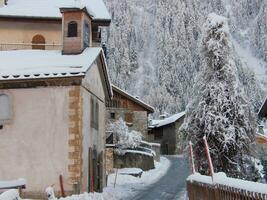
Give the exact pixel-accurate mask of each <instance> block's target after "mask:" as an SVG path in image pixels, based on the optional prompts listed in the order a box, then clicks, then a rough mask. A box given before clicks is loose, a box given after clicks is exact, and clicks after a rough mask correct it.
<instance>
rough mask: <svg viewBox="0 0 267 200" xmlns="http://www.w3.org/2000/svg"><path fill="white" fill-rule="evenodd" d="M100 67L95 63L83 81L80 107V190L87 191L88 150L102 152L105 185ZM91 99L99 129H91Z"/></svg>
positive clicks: (103, 97)
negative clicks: (81, 135) (81, 139)
mask: <svg viewBox="0 0 267 200" xmlns="http://www.w3.org/2000/svg"><path fill="white" fill-rule="evenodd" d="M99 69H100V66H98V64H97V62H95V63H94V64H93V65H92V66H91V68H90V69H89V71H88V73H87V75H86V77H85V78H84V79H83V83H82V85H83V89H82V102H83V103H82V106H83V109H82V110H83V114H82V115H83V119H82V121H83V127H82V132H83V153H82V160H83V166H82V174H83V176H82V183H83V184H82V190H83V191H87V189H88V149H89V147H91V148H92V149H96V150H97V153H98V155H99V154H100V153H101V152H103V160H102V162H103V171H102V177H103V179H102V183H103V185H106V183H105V182H106V181H105V180H106V179H105V174H106V172H105V159H104V158H105V156H104V155H105V109H106V108H105V103H104V102H105V93H104V87H103V83H102V79H101V76H100V71H99ZM91 98H93V99H94V100H95V101H97V102H98V104H99V129H98V130H96V129H94V128H92V127H91V123H90V122H91Z"/></svg>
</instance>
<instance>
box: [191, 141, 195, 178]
mask: <svg viewBox="0 0 267 200" xmlns="http://www.w3.org/2000/svg"><path fill="white" fill-rule="evenodd" d="M189 155H190V156H189V157H190V161H191V169H192V173H193V174H194V173H196V169H195V163H194V153H193V147H192V142H191V141H189Z"/></svg>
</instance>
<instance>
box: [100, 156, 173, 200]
mask: <svg viewBox="0 0 267 200" xmlns="http://www.w3.org/2000/svg"><path fill="white" fill-rule="evenodd" d="M169 167H170V161H169V160H168V159H167V158H165V157H161V161H160V162H155V169H152V170H149V171H146V172H143V174H142V177H141V178H136V177H133V176H130V175H118V177H117V184H116V187H115V188H114V181H115V174H111V175H109V177H108V186H107V188H105V189H104V193H106V194H110V196H112V197H113V198H114V199H116V200H124V199H127V198H130V197H134V196H135V194H136V192H137V191H138V190H142V189H143V188H144V187H146V186H148V185H151V184H153V183H155V182H156V181H157V180H158V179H160V178H161V177H162V176H164V175H165V174H166V172H167V171H168V169H169ZM121 170H123V169H119V171H118V174H120V171H121Z"/></svg>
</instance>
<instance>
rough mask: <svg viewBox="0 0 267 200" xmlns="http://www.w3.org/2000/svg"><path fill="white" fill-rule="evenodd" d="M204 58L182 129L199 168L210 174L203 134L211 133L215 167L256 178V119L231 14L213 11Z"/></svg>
mask: <svg viewBox="0 0 267 200" xmlns="http://www.w3.org/2000/svg"><path fill="white" fill-rule="evenodd" d="M203 34H204V35H203V38H202V48H201V50H202V61H201V67H200V73H199V76H198V77H197V79H196V82H195V86H194V94H195V96H194V97H193V99H192V100H191V102H190V103H189V105H188V107H187V112H186V113H187V114H186V118H185V123H184V125H183V126H182V128H181V130H182V132H186V133H187V134H188V139H189V140H191V141H192V142H193V144H194V149H196V151H195V157H196V165H197V168H198V171H199V172H201V173H204V174H208V171H209V170H208V164H207V159H206V156H205V151H204V143H203V136H206V138H207V140H208V144H209V146H210V153H211V157H212V161H213V164H214V169H215V172H221V171H223V172H225V173H226V174H227V175H228V176H230V177H240V178H246V179H253V177H251V176H252V174H253V173H252V170H253V167H249V166H251V165H253V162H252V161H251V160H250V159H247V158H249V156H247V155H249V146H250V143H251V142H253V139H254V130H255V129H254V128H255V126H254V125H255V118H254V115H253V112H252V111H251V108H250V105H249V104H248V103H247V100H246V97H245V95H244V92H243V88H242V85H241V84H240V82H239V78H238V70H237V65H236V63H235V57H236V54H235V52H234V49H233V47H232V43H231V41H230V39H229V33H228V24H227V19H226V18H224V17H222V16H218V15H216V14H214V13H211V14H209V15H208V18H207V21H206V23H205V24H204V28H203Z"/></svg>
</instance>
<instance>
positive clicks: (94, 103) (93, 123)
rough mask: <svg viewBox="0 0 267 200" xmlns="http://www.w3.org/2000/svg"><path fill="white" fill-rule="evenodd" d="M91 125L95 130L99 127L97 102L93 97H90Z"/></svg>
mask: <svg viewBox="0 0 267 200" xmlns="http://www.w3.org/2000/svg"><path fill="white" fill-rule="evenodd" d="M91 127H92V128H94V129H96V130H98V128H99V104H98V101H97V100H96V99H94V98H91Z"/></svg>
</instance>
